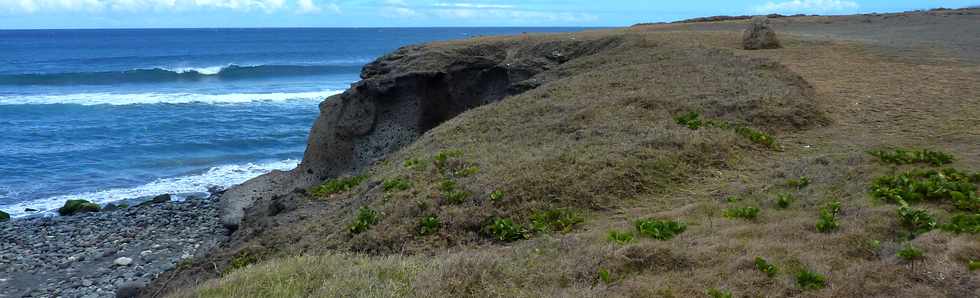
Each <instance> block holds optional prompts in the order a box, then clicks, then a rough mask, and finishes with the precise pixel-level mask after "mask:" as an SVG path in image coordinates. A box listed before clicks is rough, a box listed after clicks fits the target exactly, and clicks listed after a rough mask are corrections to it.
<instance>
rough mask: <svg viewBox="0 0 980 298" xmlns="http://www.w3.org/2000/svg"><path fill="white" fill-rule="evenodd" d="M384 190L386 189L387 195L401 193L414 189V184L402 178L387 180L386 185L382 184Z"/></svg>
mask: <svg viewBox="0 0 980 298" xmlns="http://www.w3.org/2000/svg"><path fill="white" fill-rule="evenodd" d="M382 188H383V189H384V191H385V193H390V192H399V191H404V190H408V189H409V188H412V183H411V182H409V181H408V180H405V179H402V178H396V179H392V180H386V181H385V182H384V184H382Z"/></svg>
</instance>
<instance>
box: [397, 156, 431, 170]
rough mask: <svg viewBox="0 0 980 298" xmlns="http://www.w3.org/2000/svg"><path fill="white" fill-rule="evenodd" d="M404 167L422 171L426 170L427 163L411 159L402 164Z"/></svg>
mask: <svg viewBox="0 0 980 298" xmlns="http://www.w3.org/2000/svg"><path fill="white" fill-rule="evenodd" d="M402 166H403V167H405V168H406V169H409V170H416V171H421V170H425V163H423V162H422V160H420V159H418V158H409V159H406V160H405V162H403V163H402Z"/></svg>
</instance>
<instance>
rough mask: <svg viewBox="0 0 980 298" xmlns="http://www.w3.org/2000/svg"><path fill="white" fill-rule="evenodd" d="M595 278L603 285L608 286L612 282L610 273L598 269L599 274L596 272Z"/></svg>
mask: <svg viewBox="0 0 980 298" xmlns="http://www.w3.org/2000/svg"><path fill="white" fill-rule="evenodd" d="M596 276H597V277H598V278H599V281H601V282H602V283H604V284H610V283H612V282H613V279H612V273H610V272H609V270H606V269H599V272H596Z"/></svg>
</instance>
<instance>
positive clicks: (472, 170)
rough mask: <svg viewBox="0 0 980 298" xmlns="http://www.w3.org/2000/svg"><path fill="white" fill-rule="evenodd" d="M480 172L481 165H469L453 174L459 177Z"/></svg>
mask: <svg viewBox="0 0 980 298" xmlns="http://www.w3.org/2000/svg"><path fill="white" fill-rule="evenodd" d="M477 173H480V167H478V166H468V167H465V168H462V169H459V170H456V172H454V173H453V175H455V176H458V177H469V176H473V175H476V174H477Z"/></svg>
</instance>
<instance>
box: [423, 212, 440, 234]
mask: <svg viewBox="0 0 980 298" xmlns="http://www.w3.org/2000/svg"><path fill="white" fill-rule="evenodd" d="M440 228H442V221H440V220H439V217H436V216H435V215H429V216H425V217H422V219H421V220H419V235H422V236H428V235H432V234H435V233H436V232H438V231H439V229H440Z"/></svg>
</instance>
